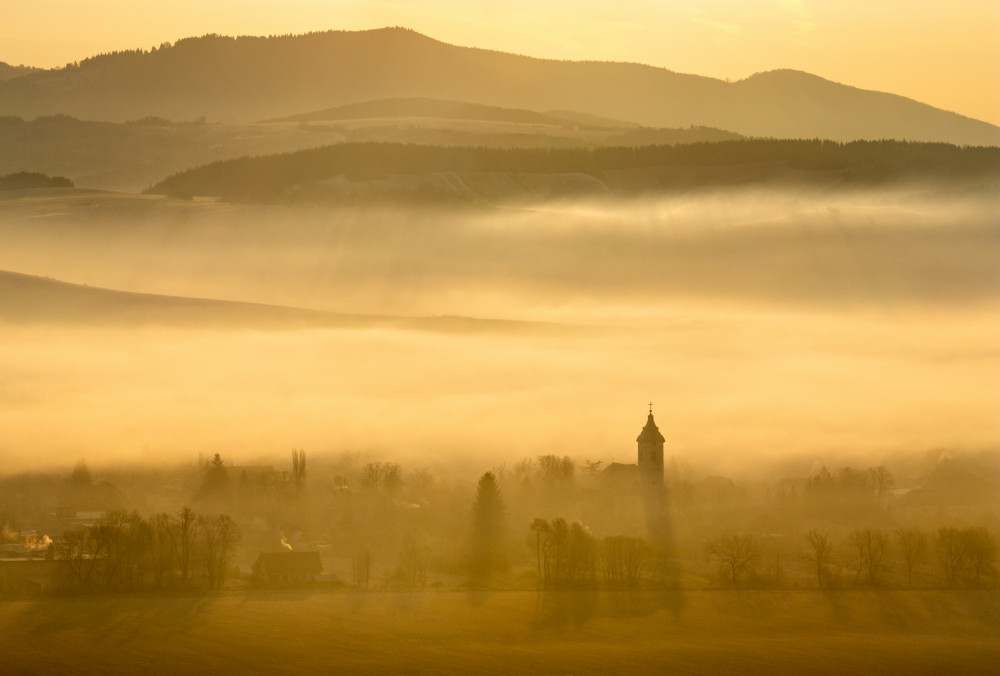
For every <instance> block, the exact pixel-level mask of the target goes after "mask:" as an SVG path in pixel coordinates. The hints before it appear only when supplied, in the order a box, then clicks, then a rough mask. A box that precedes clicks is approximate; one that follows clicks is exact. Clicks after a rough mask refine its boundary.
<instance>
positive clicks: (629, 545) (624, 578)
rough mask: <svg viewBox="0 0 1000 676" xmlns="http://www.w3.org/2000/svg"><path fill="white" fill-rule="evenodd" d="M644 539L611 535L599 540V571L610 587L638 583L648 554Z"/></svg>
mask: <svg viewBox="0 0 1000 676" xmlns="http://www.w3.org/2000/svg"><path fill="white" fill-rule="evenodd" d="M648 549H649V547H648V545H647V544H646V542H645V540H643V539H642V538H637V537H630V536H627V535H612V536H608V537H606V538H604V540H603V541H602V542H601V548H600V551H601V571H602V573H603V574H604V581H605V584H607V585H608V586H610V587H634V586H635V585H637V584H638V583H639V579H640V578H641V576H642V569H643V565H644V563H645V560H646V558H647V555H648Z"/></svg>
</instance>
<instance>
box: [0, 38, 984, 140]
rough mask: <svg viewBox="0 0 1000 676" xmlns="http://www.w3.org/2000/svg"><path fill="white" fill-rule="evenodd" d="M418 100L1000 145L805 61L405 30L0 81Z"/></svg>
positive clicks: (7, 104) (145, 110)
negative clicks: (719, 63)
mask: <svg viewBox="0 0 1000 676" xmlns="http://www.w3.org/2000/svg"><path fill="white" fill-rule="evenodd" d="M413 97H424V98H434V99H442V100H458V101H467V102H470V103H476V104H483V105H488V106H501V107H508V108H522V109H526V110H534V111H544V110H553V109H568V110H575V111H580V112H582V113H585V114H589V115H599V116H603V117H607V118H613V119H621V120H628V121H630V122H634V123H638V124H641V125H645V126H650V127H687V126H691V125H699V126H709V127H716V128H719V129H726V130H729V131H732V132H736V133H739V134H743V135H749V136H766V137H775V138H826V139H833V140H840V141H849V140H854V139H884V138H894V139H907V140H912V141H942V142H948V143H956V144H960V145H998V144H1000V128H997V127H995V126H993V125H990V124H987V123H985V122H980V121H976V120H972V119H970V118H966V117H963V116H961V115H957V114H955V113H950V112H946V111H943V110H939V109H935V108H933V107H931V106H928V105H925V104H922V103H918V102H916V101H913V100H910V99H906V98H904V97H900V96H895V95H891V94H885V93H879V92H872V91H865V90H861V89H856V88H854V87H849V86H847V85H843V84H838V83H835V82H830V81H827V80H824V79H822V78H820V77H816V76H813V75H809V74H806V73H801V72H795V71H780V70H779V71H773V72H769V73H762V74H758V75H754V76H752V77H749V78H747V79H745V80H742V81H739V82H733V83H727V82H724V81H722V80H716V79H712V78H707V77H700V76H696V75H684V74H680V73H674V72H671V71H669V70H666V69H663V68H654V67H651V66H644V65H640V64H627V63H605V62H572V61H551V60H543V59H535V58H530V57H527V56H519V55H515V54H506V53H501V52H494V51H487V50H483V49H475V48H468V47H457V46H454V45H449V44H445V43H443V42H439V41H437V40H434V39H431V38H429V37H426V36H424V35H420V34H418V33H416V32H413V31H410V30H406V29H402V28H386V29H380V30H373V31H364V32H325V33H310V34H307V35H298V36H281V37H271V38H263V37H240V38H231V37H224V36H218V35H209V36H204V37H200V38H187V39H183V40H179V41H178V42H177V43H175V44H174V45H172V46H165V47H163V48H160V49H157V50H155V51H152V52H144V51H142V50H134V51H126V52H119V53H114V54H105V55H100V56H96V57H93V58H89V59H85V60H84V61H82V62H80V63H79V64H78V65H75V66H71V67H67V68H64V69H60V70H54V71H44V72H38V73H33V74H29V75H26V76H23V77H18V78H15V79H13V80H10V81H7V82H4V83H0V114H8V115H20V116H22V117H33V116H37V115H50V114H56V113H65V114H69V115H74V116H77V117H81V118H86V119H96V120H107V121H124V120H128V119H136V118H141V117H144V116H148V115H157V116H163V117H167V118H171V119H192V118H198V117H201V116H204V117H206V118H208V119H209V120H230V121H252V120H261V119H268V118H275V117H283V116H290V115H296V114H301V113H303V111H310V110H321V109H326V108H330V107H333V106H342V105H346V104H353V103H359V102H362V101H371V100H377V99H391V98H413Z"/></svg>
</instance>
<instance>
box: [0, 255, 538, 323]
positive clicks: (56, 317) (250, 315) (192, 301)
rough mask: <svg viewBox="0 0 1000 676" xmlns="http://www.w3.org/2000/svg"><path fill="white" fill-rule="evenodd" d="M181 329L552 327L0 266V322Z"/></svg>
mask: <svg viewBox="0 0 1000 676" xmlns="http://www.w3.org/2000/svg"><path fill="white" fill-rule="evenodd" d="M4 322H7V323H14V324H24V323H30V324H60V325H88V326H141V325H149V326H169V327H186V328H197V329H207V328H253V329H265V330H291V329H300V328H379V327H381V328H390V327H391V328H397V329H414V330H427V331H446V332H453V331H460V332H465V331H483V330H489V331H503V330H513V329H519V330H523V329H525V328H531V327H534V328H544V327H550V328H551V327H554V326H555V325H546V324H533V323H530V322H517V321H505V320H490V319H473V318H469V317H386V316H378V315H360V314H341V313H335V312H323V311H318V310H303V309H300V308H290V307H281V306H277V305H264V304H259V303H241V302H235V301H224V300H214V299H205V298H181V297H177V296H163V295H158V294H149V293H130V292H126V291H115V290H112V289H101V288H95V287H89V286H83V285H79V284H69V283H67V282H61V281H57V280H54V279H49V278H47V277H36V276H33V275H24V274H20V273H17V272H8V271H4V270H0V323H4Z"/></svg>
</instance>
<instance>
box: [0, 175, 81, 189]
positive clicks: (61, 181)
mask: <svg viewBox="0 0 1000 676" xmlns="http://www.w3.org/2000/svg"><path fill="white" fill-rule="evenodd" d="M72 187H73V182H72V181H71V180H69V179H68V178H66V177H64V176H47V175H45V174H41V173H38V172H34V171H19V172H17V173H14V174H7V175H6V176H0V190H25V189H28V188H72Z"/></svg>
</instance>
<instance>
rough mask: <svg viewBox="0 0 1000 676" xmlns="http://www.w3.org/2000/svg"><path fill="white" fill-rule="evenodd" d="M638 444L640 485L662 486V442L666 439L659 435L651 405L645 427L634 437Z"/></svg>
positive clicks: (651, 405)
mask: <svg viewBox="0 0 1000 676" xmlns="http://www.w3.org/2000/svg"><path fill="white" fill-rule="evenodd" d="M635 440H636V442H638V444H639V480H640V481H641V483H642V485H643V486H644V487H645V486H653V487H662V486H663V442H664V441H666V439H664V438H663V435H662V434H660V428H658V427H657V426H656V422H655V421H654V420H653V404H652V403H650V405H649V417H647V418H646V426H645V427H643V428H642V432H640V433H639V436H638V437H636V439H635Z"/></svg>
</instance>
